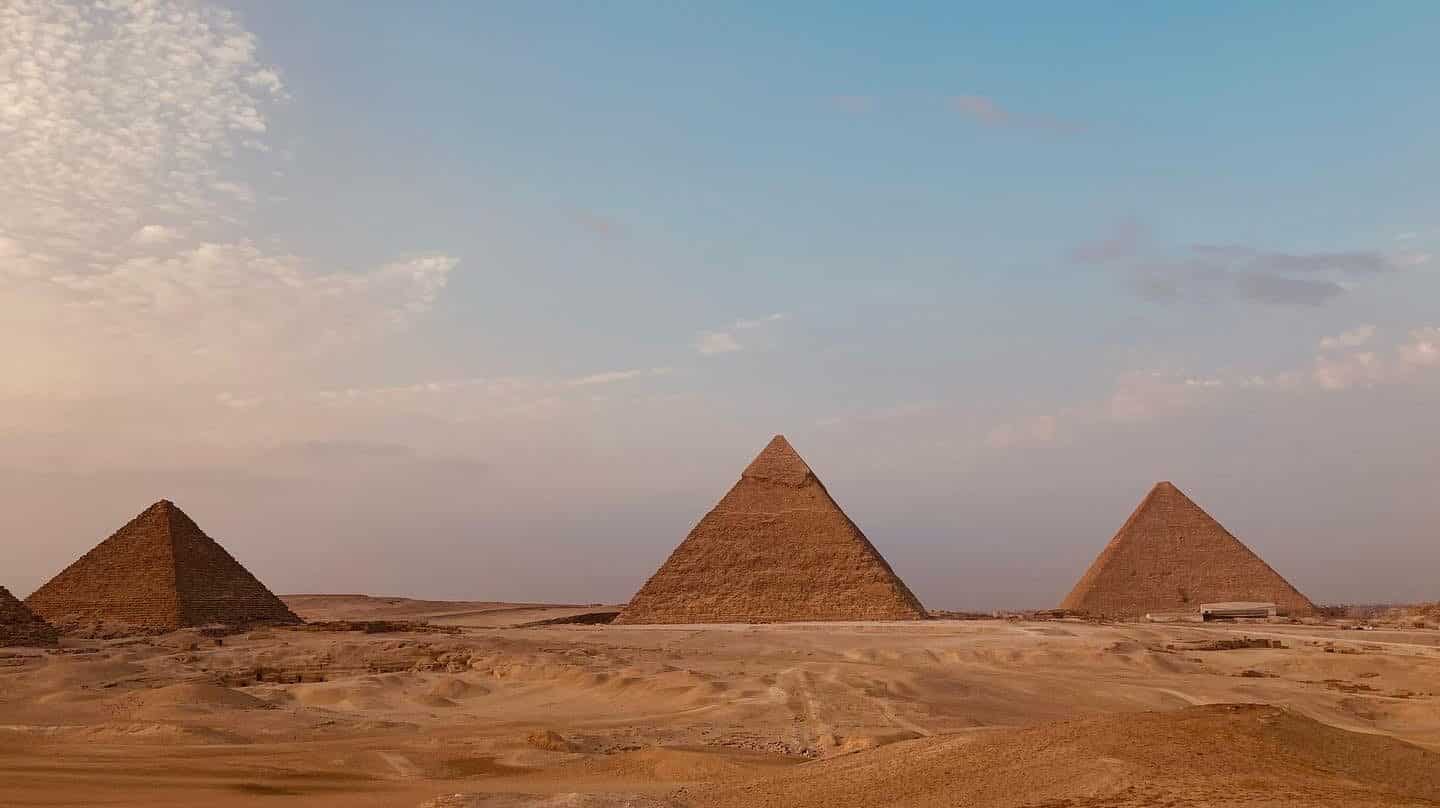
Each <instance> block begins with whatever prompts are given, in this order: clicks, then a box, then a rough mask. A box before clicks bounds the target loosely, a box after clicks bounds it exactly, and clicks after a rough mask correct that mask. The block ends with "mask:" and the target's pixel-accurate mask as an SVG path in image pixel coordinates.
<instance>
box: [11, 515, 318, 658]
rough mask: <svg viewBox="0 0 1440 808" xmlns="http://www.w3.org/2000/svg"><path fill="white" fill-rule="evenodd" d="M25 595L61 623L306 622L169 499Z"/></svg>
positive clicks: (166, 626) (156, 626) (168, 626)
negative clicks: (30, 593)
mask: <svg viewBox="0 0 1440 808" xmlns="http://www.w3.org/2000/svg"><path fill="white" fill-rule="evenodd" d="M25 603H26V605H27V606H29V607H30V609H31V610H32V611H34V612H35V613H37V614H39V615H40V616H42V617H44V618H46V619H47V620H49V621H51V622H52V623H54V624H56V625H59V626H62V627H63V626H66V625H69V624H74V623H82V622H86V621H104V622H108V623H116V624H123V625H126V626H131V627H134V628H136V629H142V630H149V631H173V630H175V629H179V628H185V627H189V626H203V625H212V624H224V625H230V626H249V625H256V624H268V623H299V622H302V621H301V620H300V618H298V617H296V616H295V614H294V613H293V612H291V611H290V609H289V608H288V607H286V606H285V604H284V603H283V602H281V600H280V599H279V598H278V597H276V596H275V595H274V594H273V593H271V592H270V590H268V589H266V588H265V586H264V584H261V583H260V582H259V581H258V580H256V579H255V576H253V575H251V574H250V573H249V571H247V570H246V569H245V568H244V567H242V566H241V565H240V563H239V562H238V561H236V560H235V559H234V558H233V557H231V555H230V554H229V553H227V552H226V551H225V548H223V547H221V546H220V545H219V544H217V543H216V542H215V540H214V539H211V538H210V537H209V536H207V535H205V532H204V531H202V530H201V529H200V528H199V526H197V525H196V524H195V523H194V522H193V521H191V519H190V517H189V516H186V515H185V513H184V511H181V510H180V509H179V508H178V507H176V506H175V504H174V503H173V502H170V501H169V500H161V501H160V502H157V503H155V504H154V505H151V506H150V507H149V508H147V509H146V510H145V512H144V513H142V514H140V515H139V516H137V517H135V518H134V519H133V520H131V521H130V523H129V524H127V525H125V526H124V527H122V528H120V530H119V531H117V532H116V533H115V535H113V536H111V537H110V538H108V539H106V540H105V541H103V542H101V543H100V544H99V545H97V546H96V547H95V549H93V550H91V551H90V552H88V553H86V554H85V555H84V556H82V557H81V558H80V559H79V560H78V561H76V562H75V563H74V564H71V565H70V566H69V567H67V568H66V569H65V570H64V571H63V572H61V573H60V574H59V575H57V576H55V578H53V579H52V580H51V581H50V582H49V583H47V584H45V585H44V586H43V587H41V588H40V589H39V590H37V591H36V592H35V593H34V594H33V595H31V596H30V597H29V598H27V599H26V600H25Z"/></svg>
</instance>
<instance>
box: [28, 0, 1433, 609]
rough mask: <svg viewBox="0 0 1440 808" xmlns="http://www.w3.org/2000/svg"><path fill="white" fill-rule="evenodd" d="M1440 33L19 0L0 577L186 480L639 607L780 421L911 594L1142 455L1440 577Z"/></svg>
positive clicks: (268, 522) (1418, 580)
mask: <svg viewBox="0 0 1440 808" xmlns="http://www.w3.org/2000/svg"><path fill="white" fill-rule="evenodd" d="M82 22H84V23H88V27H87V26H86V25H82V24H80V23H82ZM1437 22H1440V12H1437V11H1436V10H1435V9H1434V8H1432V7H1431V6H1429V4H1422V3H1398V2H1397V3H1386V4H1381V5H1380V7H1378V8H1364V7H1360V6H1355V5H1353V4H1341V3H1305V4H1278V3H1277V4H1268V5H1265V6H1264V7H1255V6H1254V5H1253V4H1240V3H1216V4H1208V5H1206V6H1204V7H1199V6H1197V7H1195V8H1194V9H1190V10H1176V9H1173V8H1164V7H1160V6H1155V7H1149V8H1136V7H1133V6H1122V5H1119V4H1116V5H1113V6H1108V7H1106V6H1095V5H1091V6H1086V7H1083V8H1082V7H1079V6H1076V5H1074V4H1051V5H1037V6H1034V7H1032V8H1029V9H1023V10H1017V9H1012V8H1004V7H1000V6H975V7H970V8H964V7H956V6H955V5H954V4H939V3H937V4H930V5H919V6H912V7H910V8H908V9H906V10H905V11H904V12H903V13H900V12H895V11H894V10H892V9H889V8H882V7H881V6H878V5H871V6H865V5H860V4H847V5H844V6H842V5H839V4H791V5H789V6H787V7H786V8H785V9H780V10H777V9H774V8H771V7H769V6H768V5H767V4H748V5H747V4H727V5H725V6H724V7H718V6H699V5H696V6H690V7H684V6H680V5H679V4H640V3H632V4H572V5H559V4H555V5H551V4H510V5H507V4H472V3H453V4H445V3H433V4H423V5H420V6H419V7H409V6H407V7H405V8H403V9H401V8H399V7H397V6H395V5H394V4H393V3H359V2H318V1H316V2H307V3H304V4H281V3H269V2H255V1H254V0H238V1H237V2H235V3H233V4H230V5H228V6H227V5H217V4H211V3H191V2H179V1H178V0H175V1H174V2H172V1H171V0H155V2H154V3H148V2H137V3H135V4H133V6H126V5H121V6H118V7H117V8H115V9H111V10H102V9H98V8H96V7H94V6H92V5H90V4H88V3H75V4H47V3H40V2H31V1H30V0H24V2H19V1H18V0H17V3H16V5H15V6H14V8H13V9H12V11H10V12H7V14H6V15H5V16H0V35H3V36H4V37H5V38H4V39H0V51H8V52H10V53H14V54H19V56H18V57H17V58H13V59H11V60H9V61H3V60H0V90H3V91H4V92H3V93H0V139H10V140H11V141H13V142H12V143H10V144H9V145H8V146H7V149H6V151H8V153H9V154H10V155H12V159H13V160H14V163H13V164H8V165H7V164H6V163H5V162H3V159H4V158H0V169H5V171H0V176H12V177H20V179H12V180H9V181H8V184H9V186H10V187H8V188H5V187H4V186H5V184H6V183H7V181H6V180H3V179H0V190H4V191H7V192H8V193H6V194H4V196H5V198H6V199H7V200H8V201H6V202H0V284H3V285H0V290H3V291H6V292H8V295H7V299H8V301H9V302H8V303H0V314H4V315H7V316H8V318H9V319H10V321H11V322H14V323H17V324H18V326H17V330H18V338H17V339H14V340H12V345H13V347H12V349H11V350H10V351H8V352H7V353H8V356H6V360H7V367H6V370H7V374H6V378H7V382H6V383H5V386H3V387H0V415H4V416H5V418H4V420H3V421H0V442H3V443H0V447H3V448H4V449H6V450H7V452H6V456H7V457H8V458H10V459H9V460H7V461H4V462H3V463H0V475H4V477H5V478H6V479H8V480H9V481H10V483H11V484H10V486H9V489H10V490H11V491H12V492H13V493H12V494H9V495H7V494H6V493H5V487H0V505H4V506H10V507H13V509H14V511H15V513H16V514H17V515H16V516H15V517H13V518H14V519H15V520H16V524H17V525H23V526H24V528H25V530H27V531H29V532H30V533H32V534H34V535H35V536H36V541H35V542H33V543H31V544H29V545H27V547H26V549H24V550H23V551H22V552H21V555H20V558H19V560H18V561H17V562H16V567H15V570H16V571H15V572H14V573H12V574H11V575H12V576H13V577H14V579H15V580H13V581H4V582H0V583H6V584H8V585H10V586H11V587H12V588H14V589H17V590H20V591H28V589H29V588H31V587H33V586H35V585H38V584H39V583H40V582H42V581H43V580H44V579H45V578H46V577H48V575H49V574H51V573H52V572H53V571H54V570H55V569H58V568H59V567H60V566H62V565H63V563H65V562H66V561H68V559H69V557H70V556H73V555H74V554H76V553H78V552H79V551H81V550H83V549H85V548H86V547H88V546H89V545H90V544H92V543H93V542H94V541H96V540H98V539H99V538H101V537H103V535H105V533H107V532H108V530H109V529H113V527H115V526H118V524H119V523H121V522H123V521H124V519H126V518H128V517H129V516H130V515H132V514H133V513H134V512H138V511H139V510H140V509H141V508H143V506H144V505H145V504H148V502H149V501H150V500H153V499H157V498H160V497H162V496H165V497H169V498H172V499H175V500H176V501H178V502H179V503H180V504H181V505H182V507H187V508H188V509H189V510H191V511H192V515H193V516H195V517H196V518H197V519H198V520H199V521H200V522H201V524H202V525H205V526H207V527H211V528H212V529H211V532H212V533H214V534H216V535H217V536H219V537H220V538H222V540H224V541H226V543H227V545H229V546H231V548H232V550H234V551H235V552H236V554H237V555H239V556H240V557H241V558H242V559H244V560H247V561H250V563H251V565H252V566H254V567H256V568H257V570H258V571H259V572H261V574H262V577H265V578H267V580H270V581H271V582H272V583H273V584H274V586H275V588H277V589H281V590H286V591H298V590H303V589H309V590H317V589H318V590H331V591H335V590H366V591H377V592H389V593H400V594H417V595H435V596H455V597H477V598H480V597H483V598H512V599H527V598H534V599H541V598H543V599H557V600H558V599H574V600H597V599H606V600H617V599H623V598H624V597H626V596H627V595H628V594H629V592H630V591H631V590H632V589H633V588H634V587H635V586H638V584H639V582H641V581H642V580H643V579H644V577H645V576H646V575H648V573H649V572H650V570H651V568H653V566H654V565H655V564H657V563H658V562H659V560H660V559H661V558H663V556H664V554H665V552H667V551H668V549H669V548H670V547H671V546H673V544H675V543H676V542H678V541H679V539H680V538H681V537H682V536H683V535H684V533H685V531H686V530H687V529H688V527H689V525H690V524H691V523H693V521H694V520H695V519H697V518H698V517H699V515H700V514H701V513H703V511H704V509H705V508H706V507H708V506H709V504H710V503H713V501H714V500H716V499H718V497H719V496H720V495H721V494H722V493H723V491H724V489H725V487H726V486H727V485H729V484H730V482H731V481H733V479H734V477H735V476H736V475H737V474H738V471H739V469H740V468H742V467H743V464H744V462H745V461H746V460H747V459H748V457H749V456H750V455H751V454H753V452H754V451H757V450H758V449H759V448H760V447H761V446H763V445H764V443H765V441H766V440H767V439H768V438H769V436H770V435H771V434H772V433H775V432H785V433H786V434H787V435H789V436H790V437H791V438H792V440H793V442H794V443H795V444H796V445H797V448H799V450H800V451H801V452H802V453H803V454H805V455H806V456H807V458H809V459H810V461H811V463H812V465H813V466H815V467H816V469H817V471H818V472H819V473H820V475H821V476H822V478H824V479H825V480H826V481H827V483H829V484H830V487H831V489H832V492H833V493H835V494H836V495H837V498H838V499H839V500H840V501H841V504H842V505H844V506H846V507H847V509H849V511H850V513H851V515H852V517H854V518H855V519H856V521H857V522H859V523H860V525H861V526H862V527H863V528H865V529H866V530H867V532H868V533H869V535H870V537H871V538H872V540H874V541H875V543H876V544H877V545H878V546H880V547H881V549H882V550H883V551H884V552H886V554H887V555H888V556H889V557H890V558H891V560H892V562H893V563H894V564H895V566H896V567H897V569H899V570H900V572H901V573H902V574H904V575H906V577H907V578H908V579H910V580H911V583H912V585H913V586H914V588H915V589H916V590H917V592H919V594H920V595H921V596H922V598H923V599H925V600H926V601H927V602H928V603H931V605H934V606H938V607H956V608H984V607H991V606H996V607H1019V606H1046V605H1050V604H1052V603H1053V602H1055V601H1058V599H1059V597H1060V596H1061V595H1063V593H1064V591H1065V590H1066V589H1067V588H1068V586H1069V585H1070V583H1071V582H1072V580H1073V578H1074V577H1075V576H1078V574H1079V572H1080V571H1081V570H1083V568H1084V565H1085V564H1086V563H1088V560H1089V558H1090V557H1091V556H1093V554H1094V553H1095V552H1097V551H1098V549H1099V548H1100V546H1102V545H1103V543H1104V541H1105V540H1106V539H1107V538H1108V537H1109V535H1110V534H1111V533H1112V532H1113V531H1114V529H1115V528H1116V527H1118V525H1119V523H1120V522H1121V521H1123V518H1124V516H1125V515H1126V513H1128V511H1129V509H1130V508H1131V507H1132V506H1133V503H1135V502H1138V500H1139V498H1140V497H1141V495H1143V493H1144V491H1145V490H1146V489H1147V488H1148V487H1149V485H1150V484H1151V483H1153V482H1154V481H1155V480H1156V479H1160V478H1169V479H1174V480H1175V481H1176V482H1177V483H1178V484H1180V486H1181V487H1182V488H1183V489H1185V490H1187V491H1188V492H1189V493H1190V494H1192V496H1194V497H1195V498H1196V499H1197V500H1198V501H1200V502H1201V504H1202V505H1205V506H1207V507H1209V508H1210V509H1211V510H1212V511H1213V512H1214V513H1215V515H1216V516H1217V517H1219V518H1220V519H1221V520H1222V521H1224V522H1226V524H1227V525H1229V526H1230V527H1231V529H1232V530H1233V531H1234V532H1236V533H1238V534H1239V535H1240V536H1241V537H1242V538H1244V539H1246V540H1247V541H1249V542H1250V543H1251V544H1252V545H1253V546H1255V547H1256V548H1257V549H1258V550H1259V551H1260V552H1261V553H1262V555H1265V556H1266V557H1267V558H1268V559H1269V560H1271V561H1272V563H1274V564H1275V566H1277V567H1279V568H1280V569H1281V570H1282V572H1286V573H1288V574H1290V576H1291V577H1292V578H1293V579H1294V580H1295V582H1296V583H1297V585H1299V586H1300V587H1301V588H1302V589H1303V590H1305V591H1307V593H1309V594H1311V595H1312V597H1315V598H1316V599H1319V600H1361V599H1368V600H1381V599H1419V598H1425V597H1428V598H1431V599H1433V598H1435V597H1440V595H1437V594H1436V593H1435V592H1434V591H1433V585H1432V584H1431V580H1432V579H1433V575H1429V574H1427V573H1426V572H1425V571H1424V570H1427V569H1428V570H1433V569H1434V565H1435V564H1437V563H1440V549H1437V547H1440V545H1437V544H1436V542H1435V525H1437V524H1440V518H1437V517H1440V510H1437V506H1436V505H1435V504H1434V503H1435V502H1437V501H1440V500H1437V498H1436V497H1434V496H1433V494H1434V492H1435V486H1436V485H1437V482H1436V481H1437V480H1440V476H1437V475H1440V467H1437V462H1436V461H1435V460H1434V459H1433V458H1435V457H1436V456H1437V455H1440V452H1437V451H1436V449H1437V448H1440V446H1437V438H1436V437H1435V432H1436V431H1435V430H1434V429H1433V414H1432V412H1431V410H1432V408H1433V402H1434V401H1435V400H1436V399H1435V396H1436V393H1437V392H1440V354H1437V350H1440V348H1437V345H1440V331H1437V328H1440V314H1437V312H1440V307H1437V305H1436V304H1435V300H1437V299H1440V298H1437V295H1440V275H1437V268H1440V259H1436V258H1434V257H1432V254H1434V253H1436V252H1437V249H1440V199H1437V196H1436V193H1435V191H1434V189H1435V188H1436V187H1440V158H1437V155H1436V151H1435V148H1434V145H1433V144H1434V143H1436V142H1437V137H1436V136H1437V134H1440V105H1437V104H1436V102H1435V101H1434V100H1433V91H1432V87H1431V85H1432V84H1433V77H1434V76H1436V75H1440V58H1437V57H1436V56H1435V53H1434V52H1435V48H1434V47H1433V42H1434V39H1435V35H1436V32H1437ZM67 48H79V49H80V50H79V51H77V53H84V54H89V57H88V58H78V59H68V60H67V59H65V58H62V56H61V55H63V54H64V53H66V52H67V50H66V49H67ZM102 54H103V55H105V58H106V59H108V60H109V61H104V60H102V58H101V55H102ZM102 63H103V64H106V65H111V66H112V67H111V68H109V69H104V70H92V69H88V68H89V67H90V66H93V65H97V64H102ZM156 87H163V88H165V90H164V92H156V91H155V90H154V88H156ZM96 98H98V99H102V102H101V103H98V104H92V103H89V102H88V101H87V99H96ZM197 144H198V145H197ZM7 171H8V174H7V173H6V172H7ZM74 502H84V503H85V505H84V506H82V507H76V506H73V505H69V504H68V503H74ZM62 503H65V504H64V505H62ZM1037 503H1043V505H1037ZM1362 537H1363V538H1362ZM297 545H304V546H305V547H307V548H309V549H307V550H305V551H300V550H297V549H296V548H297ZM599 548H604V550H603V557H604V558H605V560H606V563H605V564H604V565H603V567H604V568H603V569H595V568H594V566H593V565H587V564H578V566H577V569H575V570H572V571H570V572H567V573H565V574H563V575H559V576H553V575H540V574H538V573H537V572H535V570H536V569H537V567H538V566H539V565H540V563H541V562H542V561H543V560H545V559H547V558H553V557H557V556H560V557H570V558H577V559H583V558H593V557H594V554H595V553H596V552H597V550H598V549H599ZM327 553H330V554H339V557H345V558H353V559H355V561H354V563H353V564H346V565H342V566H337V565H335V564H334V563H331V562H329V561H327V560H326V559H327V558H329V557H330V556H327V555H326V554H327ZM435 557H446V558H454V559H456V560H457V561H458V562H459V563H455V564H447V565H446V566H447V569H445V570H438V571H437V570H436V569H435V568H434V564H433V559H434V558H435Z"/></svg>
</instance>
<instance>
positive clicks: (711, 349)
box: [695, 331, 742, 356]
mask: <svg viewBox="0 0 1440 808" xmlns="http://www.w3.org/2000/svg"><path fill="white" fill-rule="evenodd" d="M695 350H697V351H699V352H700V353H702V354H704V355H705V356H715V355H716V354H726V353H734V352H736V351H739V350H742V346H741V345H740V341H739V340H737V339H735V335H734V334H731V333H730V332H728V331H706V332H704V333H702V334H701V335H700V338H699V339H697V340H696V341H695Z"/></svg>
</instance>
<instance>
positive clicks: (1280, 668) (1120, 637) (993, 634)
mask: <svg viewBox="0 0 1440 808" xmlns="http://www.w3.org/2000/svg"><path fill="white" fill-rule="evenodd" d="M287 601H289V602H290V603H291V604H292V607H293V608H295V609H296V610H297V611H298V612H300V613H301V614H303V615H304V616H306V617H307V618H310V619H322V620H425V621H429V622H432V623H435V624H439V625H440V628H439V629H438V630H437V629H431V630H424V631H405V632H400V633H376V634H367V633H363V632H360V631H344V632H341V631H313V630H289V629H285V630H281V629H269V630H259V631H254V632H250V633H248V634H240V635H234V636H229V637H223V638H218V639H217V638H213V637H206V636H202V635H201V634H200V633H198V632H193V631H189V632H179V633H176V634H170V635H165V636H161V637H154V638H145V639H131V640H111V641H97V640H66V641H65V643H64V646H63V647H62V648H61V649H60V650H59V651H50V652H47V651H41V650H27V649H7V650H5V651H0V806H6V808H9V806H59V805H67V806H69V805H95V806H122V805H123V806H130V805H135V806H140V805H145V806H182V805H183V806H192V805H207V806H233V805H246V806H250V805H262V806H264V805H274V806H347V807H348V806H405V807H406V808H415V807H416V806H421V805H425V806H429V808H469V807H470V806H540V805H545V806H596V808H601V807H602V806H623V805H631V806H693V807H694V808H700V806H740V805H753V806H789V805H797V806H800V805H821V804H826V805H837V804H838V805H915V806H929V805H935V806H939V805H965V806H969V805H975V806H982V805H983V806H1014V807H1015V808H1021V807H1022V806H1023V807H1025V808H1042V806H1043V808H1060V806H1066V808H1082V806H1100V805H1107V806H1109V805H1127V806H1128V805H1134V806H1140V805H1162V804H1165V805H1172V806H1197V807H1198V806H1220V805H1242V804H1243V805H1277V806H1278V805H1327V806H1328V805H1336V806H1339V805H1356V804H1372V805H1417V806H1418V805H1431V806H1440V632H1436V631H1433V630H1430V631H1427V630H1413V631H1375V632H1355V631H1339V630H1337V629H1334V628H1330V627H1325V626H1283V625H1265V624H1258V625H1228V626H1219V627H1216V626H1210V625H1203V626H1202V625H1190V624H1177V625H1091V624H1086V623H1079V622H1035V623H1026V622H1008V621H963V622H951V621H932V622H924V623H897V624H792V625H776V626H705V627H694V626H692V627H656V626H636V627H619V626H605V625H599V626H589V625H586V626H580V625H550V626H528V627H527V626H525V625H524V624H526V623H532V622H534V621H535V620H539V619H546V618H548V617H556V616H567V615H573V614H582V613H588V612H593V611H596V610H597V608H598V607H596V606H593V605H579V606H563V607H544V606H537V605H533V604H520V605H514V604H476V603H450V602H444V603H442V602H433V601H423V602H422V601H406V600H403V599H395V598H387V599H369V598H363V597H360V596H297V597H295V598H287ZM1241 637H1249V638H1265V639H1271V640H1276V641H1278V643H1279V644H1281V645H1283V646H1284V647H1282V648H1263V649H1262V648H1247V649H1240V650H1207V646H1208V645H1209V644H1212V643H1214V642H1215V641H1217V640H1227V639H1238V638H1241ZM1232 703H1252V704H1264V705H1274V706H1275V707H1276V708H1280V709H1268V708H1260V707H1247V708H1239V707H1214V706H1210V707H1207V706H1205V705H1220V704H1232ZM1156 711H1159V712H1158V714H1157V713H1156Z"/></svg>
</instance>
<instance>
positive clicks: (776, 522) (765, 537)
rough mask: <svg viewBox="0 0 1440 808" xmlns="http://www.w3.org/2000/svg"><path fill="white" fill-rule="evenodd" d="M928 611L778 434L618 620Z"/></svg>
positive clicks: (905, 616) (914, 614)
mask: <svg viewBox="0 0 1440 808" xmlns="http://www.w3.org/2000/svg"><path fill="white" fill-rule="evenodd" d="M926 617H927V615H926V613H925V608H924V607H923V606H921V605H920V601H919V600H917V599H916V597H915V595H913V594H912V593H911V592H910V590H909V588H908V587H906V586H905V583H904V582H903V581H901V580H900V578H899V576H897V575H896V574H895V572H894V571H893V570H892V569H891V568H890V565H889V564H888V563H886V562H885V559H884V558H883V557H881V555H880V553H879V552H878V551H877V550H876V549H875V547H874V545H872V544H871V543H870V541H869V539H866V538H865V534H864V533H862V532H860V528H858V527H856V526H855V523H854V522H852V521H850V518H849V517H848V516H846V515H845V512H844V511H842V510H841V509H840V506H839V505H837V504H836V503H835V500H833V499H831V498H830V494H829V493H828V492H827V491H826V490H825V486H824V485H823V484H822V483H821V482H820V480H819V479H818V478H817V477H816V476H815V473H814V472H813V471H811V470H810V467H809V466H808V465H806V463H805V461H804V460H803V459H801V457H800V455H799V454H797V453H796V451H795V449H794V448H793V447H791V446H790V443H789V442H788V441H786V440H785V438H784V436H782V435H777V436H776V437H775V438H774V439H773V440H772V441H771V442H770V444H769V445H768V446H766V447H765V449H764V451H762V452H761V453H760V454H759V455H758V456H757V457H756V458H755V460H754V461H753V462H751V464H750V466H749V467H748V468H746V469H745V471H744V473H743V474H742V475H741V476H740V481H739V482H737V483H736V484H735V486H734V487H733V488H731V489H730V492H729V493H727V494H726V495H725V497H724V498H723V499H722V500H720V503H719V504H718V505H716V506H715V508H714V509H713V510H711V511H710V512H709V513H707V514H706V515H705V517H704V518H703V519H701V520H700V522H699V524H697V525H696V526H695V528H694V529H693V530H692V531H691V532H690V535H689V536H687V537H686V539H685V541H684V542H682V543H681V544H680V546H679V547H677V548H676V549H675V551H674V553H672V554H671V556H670V558H669V559H668V560H666V562H665V563H664V565H662V566H661V567H660V569H659V571H658V572H656V573H655V575H654V576H653V577H651V578H650V580H649V581H648V582H646V584H645V586H644V587H642V588H641V589H640V591H639V593H637V594H636V595H635V597H634V599H633V600H631V601H630V604H629V605H628V606H626V607H625V609H624V610H623V611H621V612H620V615H619V617H617V618H616V619H615V623H617V624H636V623H672V624H676V623H774V622H786V621H802V620H830V621H833V620H921V619H925V618H926Z"/></svg>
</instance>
